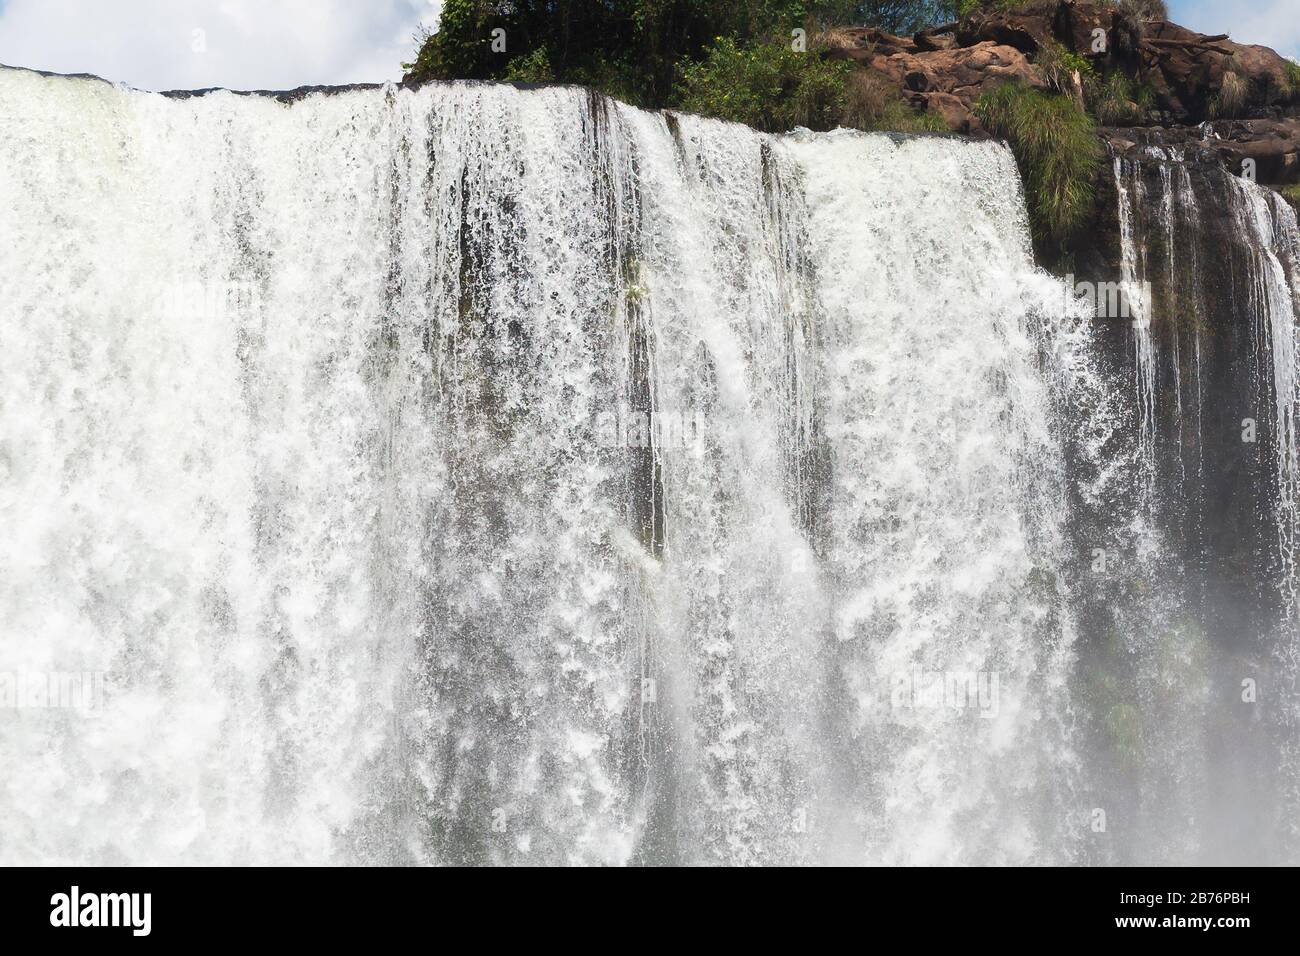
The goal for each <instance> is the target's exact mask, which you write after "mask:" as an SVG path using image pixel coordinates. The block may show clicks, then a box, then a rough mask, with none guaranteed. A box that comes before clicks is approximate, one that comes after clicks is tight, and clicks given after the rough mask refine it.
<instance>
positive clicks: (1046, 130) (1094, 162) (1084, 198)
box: [975, 83, 1102, 245]
mask: <svg viewBox="0 0 1300 956" xmlns="http://www.w3.org/2000/svg"><path fill="white" fill-rule="evenodd" d="M975 111H976V114H977V115H978V116H979V118H980V122H982V123H983V124H984V126H985V127H986V128H987V129H988V130H989V132H991V133H993V135H995V136H1001V137H1003V138H1005V139H1006V140H1007V142H1008V143H1009V144H1010V146H1011V150H1012V152H1013V153H1015V156H1016V161H1017V163H1018V164H1019V166H1020V172H1021V175H1022V176H1023V177H1024V181H1025V189H1026V192H1027V194H1028V197H1029V211H1030V218H1031V220H1032V223H1033V227H1034V233H1035V237H1036V238H1037V239H1039V240H1040V241H1048V242H1052V243H1054V244H1058V245H1059V244H1061V243H1063V242H1064V241H1066V240H1067V239H1068V238H1069V237H1070V236H1071V235H1073V234H1074V233H1075V232H1076V231H1077V230H1078V229H1079V227H1080V226H1081V225H1083V223H1084V222H1085V221H1086V220H1087V218H1088V216H1089V215H1090V214H1091V212H1092V207H1093V198H1094V194H1093V189H1094V178H1095V176H1096V174H1097V171H1098V169H1099V168H1100V165H1101V159H1102V153H1101V144H1100V142H1099V141H1098V139H1097V136H1096V132H1095V126H1094V124H1093V120H1092V117H1090V116H1089V115H1088V114H1087V113H1085V112H1083V111H1082V110H1081V109H1079V107H1078V106H1077V105H1076V104H1075V103H1074V101H1073V100H1071V99H1070V98H1069V97H1066V96H1060V95H1053V94H1050V93H1044V92H1042V91H1040V90H1035V89H1033V88H1032V87H1029V86H1026V85H1024V84H1022V83H1006V84H1003V85H1002V86H1000V87H998V88H997V89H996V90H992V91H990V92H988V93H985V94H984V95H983V96H981V97H980V99H979V102H978V103H977V104H976V107H975Z"/></svg>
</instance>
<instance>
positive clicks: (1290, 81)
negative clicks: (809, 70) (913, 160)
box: [826, 0, 1300, 185]
mask: <svg viewBox="0 0 1300 956" xmlns="http://www.w3.org/2000/svg"><path fill="white" fill-rule="evenodd" d="M826 42H827V46H828V47H829V55H830V56H832V57H836V58H843V59H850V60H853V61H855V62H856V63H858V64H860V65H861V66H862V68H864V69H869V70H872V71H874V72H876V73H878V74H880V75H882V76H884V77H886V78H888V80H889V81H890V82H891V83H893V84H894V85H895V86H896V87H897V88H898V89H899V91H900V92H901V93H902V95H903V96H904V98H906V99H907V100H908V101H909V102H910V103H911V105H912V106H913V107H914V108H916V109H919V110H922V111H926V112H933V113H937V114H938V115H940V116H942V117H943V119H944V121H945V122H946V123H947V125H948V127H949V129H951V130H953V131H954V132H958V133H964V134H967V135H971V136H977V137H978V136H985V135H988V134H987V131H986V130H985V129H984V128H983V126H982V125H981V124H980V121H979V118H978V116H977V115H976V109H975V106H976V103H977V102H978V100H979V98H980V96H981V95H982V94H983V93H985V92H986V91H988V90H990V89H992V88H994V87H996V86H998V85H1000V84H1002V83H1005V82H1007V81H1010V80H1014V81H1019V82H1022V83H1025V84H1027V85H1029V86H1031V87H1034V88H1036V89H1052V88H1055V89H1060V90H1061V91H1062V92H1065V93H1069V94H1072V95H1074V96H1075V97H1076V98H1077V99H1082V94H1083V88H1084V85H1085V84H1084V79H1085V78H1084V77H1081V76H1080V72H1085V73H1087V74H1088V75H1089V77H1090V79H1091V80H1092V81H1094V82H1095V81H1102V80H1105V79H1108V78H1114V77H1115V76H1116V74H1121V75H1122V77H1121V79H1122V80H1123V81H1124V83H1126V84H1127V85H1128V87H1129V89H1130V91H1131V93H1132V95H1133V98H1134V100H1137V101H1140V102H1129V103H1127V104H1122V105H1126V106H1127V107H1129V108H1130V109H1129V110H1128V111H1127V112H1128V113H1129V115H1130V116H1131V117H1132V124H1133V125H1131V126H1125V127H1109V128H1106V129H1103V130H1102V134H1103V136H1104V137H1105V138H1106V139H1107V141H1108V142H1110V144H1111V145H1112V146H1113V147H1114V148H1116V149H1117V150H1119V151H1121V152H1124V151H1126V150H1128V149H1131V148H1133V147H1135V146H1147V145H1161V146H1169V147H1172V148H1179V149H1188V150H1195V151H1197V152H1198V153H1200V154H1203V156H1204V158H1206V159H1210V160H1214V161H1216V162H1218V163H1219V164H1220V165H1222V166H1224V167H1225V168H1228V169H1229V170H1231V171H1233V172H1240V171H1241V168H1242V167H1241V164H1242V161H1243V160H1245V159H1253V160H1254V161H1255V167H1256V169H1255V172H1256V176H1257V178H1258V180H1259V181H1260V182H1263V183H1269V184H1275V185H1286V184H1292V183H1296V182H1300V66H1297V65H1296V64H1294V63H1291V62H1290V61H1288V60H1287V59H1286V58H1284V57H1282V56H1280V55H1279V54H1278V53H1276V52H1275V51H1273V50H1270V49H1268V48H1267V47H1263V46H1255V45H1249V44H1242V43H1235V42H1233V41H1232V40H1231V39H1229V38H1228V37H1227V36H1225V35H1219V36H1207V35H1205V34H1200V33H1196V32H1194V31H1192V30H1188V29H1187V28H1185V27H1182V26H1179V25H1178V24H1176V23H1172V22H1169V21H1166V20H1147V21H1139V20H1137V19H1135V18H1134V17H1133V16H1131V15H1130V14H1128V13H1126V12H1125V11H1123V10H1122V9H1120V8H1118V7H1115V6H1109V5H1103V4H1095V3H1086V2H1079V0H1056V2H1044V3H1040V4H1033V5H1029V6H1027V7H1026V8H1024V9H1022V10H1018V11H1003V10H986V11H980V12H978V13H975V14H973V15H971V16H969V17H966V18H964V19H962V20H960V21H958V22H955V23H949V24H944V25H942V26H939V27H935V28H932V29H930V30H926V31H923V32H921V33H918V34H916V35H915V36H912V37H900V36H894V35H892V34H889V33H886V32H884V31H882V30H879V29H875V28H872V27H859V28H845V29H838V30H834V31H832V32H831V33H830V34H829V35H828V36H827V37H826ZM1063 58H1064V59H1063ZM1063 63H1064V69H1062V64H1063ZM1079 64H1082V65H1083V66H1082V69H1080V68H1079V66H1078V65H1079ZM1122 86H1123V83H1122V84H1121V88H1122Z"/></svg>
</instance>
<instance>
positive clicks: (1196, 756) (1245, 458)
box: [1092, 146, 1300, 862]
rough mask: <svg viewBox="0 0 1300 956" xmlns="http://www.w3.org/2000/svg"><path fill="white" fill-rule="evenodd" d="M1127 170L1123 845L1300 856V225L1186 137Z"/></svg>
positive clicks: (1193, 854) (1228, 856)
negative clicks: (1133, 489) (1129, 429)
mask: <svg viewBox="0 0 1300 956" xmlns="http://www.w3.org/2000/svg"><path fill="white" fill-rule="evenodd" d="M1113 165H1114V183H1115V192H1116V195H1117V197H1118V226H1119V230H1118V231H1119V240H1120V242H1119V246H1120V248H1119V256H1118V259H1119V262H1118V265H1119V272H1120V278H1121V284H1122V286H1123V287H1124V288H1125V289H1126V290H1128V291H1129V298H1130V300H1131V301H1134V302H1137V303H1139V309H1138V310H1137V311H1138V314H1137V315H1136V316H1135V317H1134V321H1133V323H1132V325H1133V331H1132V339H1133V342H1134V349H1133V353H1132V365H1133V368H1134V370H1135V375H1134V380H1135V384H1136V387H1135V389H1134V391H1133V400H1134V402H1135V404H1136V405H1137V408H1138V416H1137V417H1138V422H1137V431H1138V433H1139V435H1140V437H1139V440H1138V449H1139V458H1140V467H1139V472H1140V473H1141V474H1143V475H1145V476H1147V482H1146V484H1145V486H1144V487H1145V489H1146V493H1144V495H1143V496H1142V498H1141V500H1140V501H1138V502H1135V504H1134V512H1135V520H1134V524H1133V533H1132V535H1131V538H1132V541H1133V548H1134V550H1135V551H1137V552H1139V555H1138V560H1137V561H1136V562H1135V564H1134V565H1133V567H1132V568H1131V570H1130V572H1129V578H1130V580H1129V581H1128V582H1127V585H1126V587H1127V589H1128V591H1129V594H1128V595H1127V596H1121V597H1118V598H1117V599H1116V600H1115V601H1114V603H1113V608H1112V615H1111V620H1110V622H1109V624H1107V625H1105V626H1104V627H1103V628H1101V629H1097V628H1094V630H1109V631H1110V632H1112V633H1113V632H1115V631H1118V632H1120V633H1122V634H1123V635H1125V636H1124V639H1123V641H1124V643H1125V644H1126V645H1127V647H1128V649H1129V656H1130V659H1131V661H1132V662H1133V663H1132V674H1133V677H1132V679H1133V682H1134V685H1135V688H1136V691H1137V696H1138V698H1139V699H1140V700H1141V701H1142V706H1141V707H1140V708H1137V709H1135V710H1134V711H1133V712H1132V713H1129V714H1128V715H1127V716H1126V717H1123V718H1118V717H1117V718H1114V719H1113V721H1112V722H1113V723H1120V724H1122V723H1129V724H1131V726H1129V727H1128V728H1127V729H1125V730H1123V731H1122V732H1117V731H1116V730H1115V728H1114V727H1112V728H1109V729H1108V730H1107V731H1106V732H1105V733H1103V734H1102V736H1109V737H1110V738H1112V741H1111V748H1112V749H1114V750H1118V751H1124V750H1126V749H1128V750H1132V751H1133V752H1131V753H1129V754H1128V755H1127V756H1126V757H1124V758H1121V759H1120V760H1119V761H1117V762H1118V763H1119V764H1124V763H1127V766H1124V767H1122V768H1121V769H1118V770H1112V775H1113V777H1114V778H1116V780H1117V782H1116V784H1115V785H1114V786H1115V787H1116V788H1117V789H1123V788H1124V787H1125V786H1127V787H1128V788H1130V789H1131V793H1130V795H1129V797H1128V803H1129V805H1130V809H1131V812H1132V814H1133V816H1134V818H1135V819H1138V820H1141V821H1143V823H1142V824H1141V826H1140V827H1138V828H1137V830H1136V832H1134V833H1133V834H1132V836H1131V838H1130V840H1129V841H1128V843H1129V845H1128V847H1127V848H1126V849H1124V850H1118V849H1117V850H1116V851H1115V852H1114V853H1113V854H1112V856H1111V858H1119V859H1122V860H1126V861H1134V860H1141V861H1158V862H1180V861H1186V860H1190V859H1205V858H1209V859H1215V860H1233V861H1236V862H1253V861H1258V860H1261V859H1265V860H1286V859H1291V858H1292V857H1293V856H1294V852H1295V846H1296V843H1295V839H1294V823H1293V822H1288V821H1294V816H1295V812H1296V809H1297V808H1300V802H1298V801H1297V796H1298V795H1297V793H1296V791H1295V789H1294V788H1295V780H1296V773H1295V771H1296V767H1297V764H1296V762H1295V756H1294V746H1295V736H1296V733H1295V732H1296V727H1297V721H1296V710H1295V705H1296V699H1295V680H1296V666H1295V648H1296V631H1295V623H1294V618H1295V608H1296V570H1295V564H1294V557H1293V550H1294V540H1295V539H1294V535H1295V527H1296V475H1297V471H1296V464H1297V462H1296V457H1295V442H1296V429H1295V420H1294V418H1295V409H1296V406H1297V402H1300V388H1298V387H1297V378H1296V373H1295V368H1296V349H1297V342H1296V334H1295V325H1296V314H1297V311H1298V306H1300V299H1298V298H1297V293H1296V290H1297V289H1298V288H1300V286H1297V284H1296V282H1297V279H1298V278H1300V267H1298V264H1300V260H1297V258H1296V252H1295V250H1296V249H1297V247H1298V246H1300V231H1297V228H1296V217H1295V213H1294V210H1292V209H1291V208H1290V207H1289V206H1288V205H1287V204H1286V203H1285V202H1284V201H1282V199H1281V198H1280V197H1279V196H1278V195H1277V194H1276V193H1273V192H1272V191H1270V190H1267V189H1262V188H1260V187H1258V186H1256V185H1255V184H1253V183H1251V182H1248V181H1246V180H1244V179H1241V178H1239V177H1235V176H1231V175H1227V174H1225V173H1224V172H1223V171H1222V170H1220V169H1218V167H1217V166H1210V167H1196V166H1193V165H1192V164H1190V163H1189V162H1188V160H1187V159H1186V158H1185V157H1184V155H1183V154H1182V153H1181V152H1180V151H1178V150H1172V149H1167V148H1163V147H1151V146H1149V147H1146V148H1144V149H1142V150H1139V151H1137V153H1136V154H1135V155H1131V156H1129V157H1124V158H1121V157H1120V156H1118V155H1117V156H1115V157H1114V163H1113ZM1143 552H1144V553H1145V554H1146V555H1147V556H1148V560H1145V561H1143V560H1141V553H1143ZM1114 663H1115V661H1114V660H1113V659H1112V660H1111V661H1109V663H1108V665H1107V666H1109V667H1113V665H1114ZM1263 685H1267V686H1268V687H1269V688H1270V689H1269V691H1268V694H1267V696H1268V698H1269V699H1268V700H1266V701H1262V700H1260V699H1259V698H1257V697H1256V687H1258V686H1263ZM1257 703H1258V704H1260V706H1255V705H1256V704H1257ZM1092 709H1094V710H1102V709H1104V708H1102V707H1098V706H1097V705H1096V703H1095V702H1094V704H1093V705H1092ZM1114 710H1119V708H1115V709H1114ZM1124 738H1126V739H1127V742H1123V743H1120V744H1118V745H1115V741H1116V740H1117V739H1124ZM1135 744H1136V746H1134V745H1135ZM1279 758H1280V760H1279ZM1279 764H1280V765H1281V766H1280V769H1279ZM1120 780H1124V781H1127V782H1126V783H1119V782H1118V781H1120ZM1197 821H1199V822H1197Z"/></svg>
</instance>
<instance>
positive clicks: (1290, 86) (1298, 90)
mask: <svg viewBox="0 0 1300 956" xmlns="http://www.w3.org/2000/svg"><path fill="white" fill-rule="evenodd" d="M1286 88H1287V91H1288V92H1289V93H1290V94H1291V98H1292V99H1293V100H1300V63H1297V62H1296V61H1295V60H1287V61H1286Z"/></svg>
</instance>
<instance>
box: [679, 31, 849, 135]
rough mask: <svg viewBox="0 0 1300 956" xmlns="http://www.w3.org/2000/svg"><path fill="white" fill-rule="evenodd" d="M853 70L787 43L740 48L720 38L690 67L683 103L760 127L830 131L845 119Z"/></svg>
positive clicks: (697, 110)
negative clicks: (795, 49) (797, 127)
mask: <svg viewBox="0 0 1300 956" xmlns="http://www.w3.org/2000/svg"><path fill="white" fill-rule="evenodd" d="M851 71H852V65H851V64H850V63H849V62H848V61H846V60H827V59H824V58H823V57H820V56H817V55H810V54H808V53H796V52H795V51H794V50H792V49H790V44H789V43H783V42H767V43H756V44H753V45H751V46H749V47H739V46H737V45H736V43H735V41H733V40H732V39H730V38H729V37H722V38H720V39H719V40H718V42H717V43H716V44H714V46H713V47H712V48H711V49H710V50H709V53H708V56H707V57H706V58H705V59H704V60H703V61H701V62H699V63H696V64H693V65H690V66H688V67H686V69H685V71H684V76H683V80H682V96H681V98H680V105H681V107H682V108H683V109H685V110H687V111H688V112H692V113H702V114H704V115H706V116H717V117H720V118H722V119H730V120H736V121H737V122H740V123H746V124H748V125H749V126H753V127H755V128H756V129H764V130H773V131H781V130H788V129H791V128H793V127H795V126H807V127H809V128H810V129H831V128H833V127H835V126H836V125H837V124H838V122H839V119H840V117H842V116H843V115H844V111H845V104H846V102H847V90H846V82H847V80H848V75H849V73H850V72H851Z"/></svg>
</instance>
